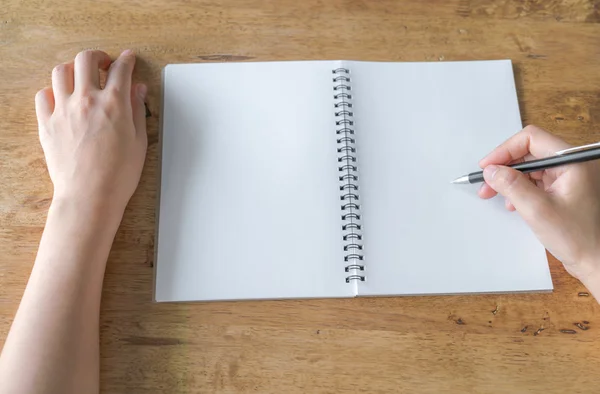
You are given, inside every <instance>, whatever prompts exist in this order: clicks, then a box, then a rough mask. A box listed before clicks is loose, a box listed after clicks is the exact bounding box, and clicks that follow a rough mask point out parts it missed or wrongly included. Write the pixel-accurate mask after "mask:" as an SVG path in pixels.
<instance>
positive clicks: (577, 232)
mask: <svg viewBox="0 0 600 394" xmlns="http://www.w3.org/2000/svg"><path fill="white" fill-rule="evenodd" d="M134 64H135V56H134V55H133V53H131V52H128V51H125V52H124V53H123V54H121V56H119V58H117V59H116V60H115V61H114V62H111V59H110V58H109V57H108V55H107V54H106V53H104V52H101V51H88V52H83V53H80V54H79V55H78V56H77V57H76V59H75V61H74V62H72V63H67V64H64V65H61V66H59V67H57V68H55V70H54V71H53V73H52V88H46V89H43V90H41V91H40V92H38V94H37V95H36V99H35V103H36V113H37V117H38V127H39V132H40V141H41V144H42V148H43V149H44V155H45V157H46V162H47V165H48V172H49V174H50V178H51V179H52V182H53V184H54V195H53V200H52V204H51V206H50V209H49V212H48V219H47V222H46V227H45V229H44V233H43V235H42V239H41V242H40V246H39V251H38V255H37V258H36V260H35V264H34V267H33V271H32V273H31V277H30V279H29V282H28V284H27V287H26V290H25V294H24V295H23V299H22V300H21V305H20V306H19V310H18V312H17V315H16V316H15V319H14V321H13V324H12V327H11V330H10V332H9V335H8V337H7V339H6V342H5V344H4V349H3V350H2V355H1V356H0V394H4V393H7V394H19V393H26V394H33V393H44V394H46V393H50V394H54V393H61V394H65V393H67V394H69V393H97V392H98V391H99V345H98V344H99V332H98V330H99V314H100V296H101V291H102V280H103V276H104V270H105V266H106V260H107V258H108V254H109V251H110V248H111V245H112V242H113V239H114V236H115V234H116V231H117V228H118V226H119V224H120V222H121V219H122V216H123V212H124V210H125V207H126V205H127V203H128V202H129V199H130V198H131V196H132V195H133V193H134V191H135V189H136V187H137V184H138V182H139V179H140V176H141V172H142V168H143V164H144V158H145V154H146V145H147V140H146V121H145V111H144V100H145V96H146V90H147V89H146V87H145V86H144V85H142V84H132V72H133V68H134ZM109 66H110V69H108V68H109ZM106 69H108V79H107V82H106V86H105V87H104V88H101V86H100V82H99V81H100V78H99V72H100V70H106ZM567 147H569V145H568V144H566V143H565V142H564V141H562V140H561V139H559V138H557V137H555V136H553V135H552V134H550V133H548V132H546V131H544V130H542V129H539V128H536V127H534V126H528V127H526V128H525V129H524V130H522V131H521V132H519V133H517V134H516V135H515V136H513V137H512V138H511V139H509V140H508V141H506V142H505V143H503V144H502V145H500V146H499V147H498V148H496V149H495V150H494V151H493V152H491V153H490V154H489V155H488V156H487V157H485V158H484V159H483V160H482V161H481V162H480V165H481V167H482V168H484V175H485V179H486V183H485V184H484V185H483V186H482V188H481V189H480V191H479V195H480V197H481V198H485V199H487V198H492V197H494V196H495V195H496V194H501V195H503V196H504V197H505V198H506V201H507V202H506V207H507V209H508V210H510V211H514V210H516V211H517V212H518V214H520V215H521V217H522V218H523V220H524V221H525V222H526V223H527V224H528V225H529V226H530V227H531V228H532V230H533V231H534V232H535V234H536V235H537V237H538V238H539V240H540V241H541V242H542V243H543V244H544V246H545V247H546V248H547V249H548V250H549V251H550V252H551V253H552V254H554V255H555V256H556V257H557V258H558V259H559V260H560V261H562V263H563V264H564V266H565V268H566V269H567V271H568V272H569V273H571V275H573V276H575V277H576V278H578V279H579V280H581V281H582V282H583V284H584V285H586V286H587V287H588V289H589V290H590V291H591V292H592V294H593V295H594V297H596V299H597V300H600V250H599V249H600V163H599V162H597V161H596V162H589V163H582V164H576V165H571V166H565V167H560V168H555V169H551V170H547V171H544V172H539V173H534V174H530V175H523V174H521V173H519V172H517V171H514V170H512V169H510V168H508V167H506V166H504V165H506V164H509V163H511V162H514V161H519V160H530V159H533V158H539V157H544V156H548V155H551V154H553V153H554V152H555V151H558V150H561V149H565V148H567ZM500 246H502V245H500Z"/></svg>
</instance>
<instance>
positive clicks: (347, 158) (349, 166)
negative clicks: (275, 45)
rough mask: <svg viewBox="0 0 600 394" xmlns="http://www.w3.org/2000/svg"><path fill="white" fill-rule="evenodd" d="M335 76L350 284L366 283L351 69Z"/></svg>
mask: <svg viewBox="0 0 600 394" xmlns="http://www.w3.org/2000/svg"><path fill="white" fill-rule="evenodd" d="M332 73H333V78H332V79H333V99H334V104H333V106H334V110H335V125H336V126H337V127H336V131H335V132H336V136H337V152H338V171H339V177H338V179H339V182H340V185H339V187H340V200H341V210H342V240H343V248H344V261H345V262H347V263H348V264H347V265H346V266H345V267H344V270H345V272H346V273H347V274H348V275H347V276H346V283H350V282H351V281H353V280H358V281H361V282H364V281H365V279H366V277H365V275H364V271H365V266H364V264H363V260H364V255H363V243H362V224H361V215H360V204H359V195H358V166H357V165H356V140H355V139H354V113H353V112H352V93H351V91H352V86H351V85H350V82H351V80H350V70H349V69H347V68H337V69H335V70H332Z"/></svg>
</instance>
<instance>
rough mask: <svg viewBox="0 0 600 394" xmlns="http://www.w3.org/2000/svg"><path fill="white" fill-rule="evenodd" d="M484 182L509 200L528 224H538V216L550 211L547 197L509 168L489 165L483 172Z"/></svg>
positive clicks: (517, 172)
mask: <svg viewBox="0 0 600 394" xmlns="http://www.w3.org/2000/svg"><path fill="white" fill-rule="evenodd" d="M483 176H484V178H485V182H486V183H487V184H488V185H490V186H491V187H492V189H494V190H495V191H497V192H498V193H499V194H501V195H503V196H504V197H505V198H507V199H508V200H510V202H511V203H512V205H513V206H514V208H515V209H516V210H517V211H518V212H519V214H520V215H521V216H522V217H523V218H524V219H525V220H526V221H527V222H528V223H534V222H535V223H536V224H538V223H539V221H540V220H539V218H540V216H544V214H545V213H546V212H548V211H549V210H550V205H551V201H550V199H549V197H548V195H547V194H546V193H545V192H544V191H543V190H540V189H539V188H538V187H537V186H536V185H534V184H533V183H532V182H531V180H530V179H529V178H528V177H527V176H526V175H525V174H523V173H521V172H519V171H516V170H514V169H512V168H509V167H504V166H496V165H490V166H487V167H486V168H485V169H484V171H483Z"/></svg>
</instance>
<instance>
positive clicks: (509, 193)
mask: <svg viewBox="0 0 600 394" xmlns="http://www.w3.org/2000/svg"><path fill="white" fill-rule="evenodd" d="M570 148H572V147H571V146H570V145H569V144H567V143H566V142H564V141H563V140H561V139H560V138H558V137H556V136H554V135H552V134H550V133H548V132H547V131H545V130H542V129H540V128H538V127H535V126H527V127H526V128H525V129H523V130H522V131H520V132H519V133H517V134H515V135H514V136H513V137H511V138H510V139H508V140H507V141H506V142H504V143H503V144H502V145H500V146H498V147H497V148H496V149H494V150H493V151H492V152H491V153H490V154H489V155H487V156H486V157H485V158H484V159H482V160H481V161H480V162H479V165H480V167H481V168H482V169H483V178H484V180H485V183H484V184H482V186H481V188H480V189H479V192H478V194H479V196H480V197H481V198H484V199H489V198H492V197H494V196H495V195H496V194H500V195H502V196H503V197H504V198H505V200H506V202H505V205H506V208H507V209H508V210H510V211H514V210H516V211H517V212H518V213H519V214H520V216H521V217H522V218H523V220H525V222H526V223H527V224H528V225H529V226H530V227H531V229H532V230H533V231H534V233H535V234H536V236H537V237H538V239H539V240H540V241H541V242H542V244H543V245H544V246H545V247H546V249H548V251H549V252H550V253H552V254H553V255H554V256H555V257H556V258H557V259H558V260H560V261H561V262H562V263H563V264H564V266H565V268H566V270H567V271H568V272H569V273H570V274H571V275H573V276H575V277H576V278H578V279H579V280H581V281H582V282H583V284H584V285H586V286H587V287H588V289H589V290H590V291H591V292H592V294H594V296H595V297H596V299H597V300H600V162H599V161H597V160H592V161H585V162H580V163H578V164H571V165H563V166H553V167H550V168H546V169H543V170H540V171H536V172H530V173H523V172H521V171H518V170H516V169H514V168H510V167H508V166H509V165H514V164H517V163H522V162H525V161H532V160H538V159H544V158H548V157H554V156H555V155H556V152H560V151H565V150H567V149H569V150H570ZM567 153H568V151H567V152H565V154H567ZM457 187H458V186H457ZM490 225H493V224H490ZM482 231H485V229H482ZM506 247H510V245H498V248H506ZM490 253H493V251H490Z"/></svg>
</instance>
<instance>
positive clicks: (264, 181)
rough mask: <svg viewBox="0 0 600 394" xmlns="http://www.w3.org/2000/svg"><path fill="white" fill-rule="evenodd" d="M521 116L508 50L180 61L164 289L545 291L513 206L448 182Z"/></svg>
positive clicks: (172, 69) (171, 102)
mask: <svg viewBox="0 0 600 394" xmlns="http://www.w3.org/2000/svg"><path fill="white" fill-rule="evenodd" d="M520 129H521V120H520V116H519V108H518V103H517V95H516V91H515V84H514V78H513V71H512V65H511V62H510V61H509V60H498V61H472V62H437V63H383V62H356V61H302V62H264V63H227V64H179V65H168V66H167V67H166V68H165V69H164V72H163V112H162V131H161V141H160V142H161V150H162V153H161V156H162V165H161V182H160V203H159V217H158V234H157V242H156V248H157V256H156V266H155V300H156V301H195V300H242V299H281V298H320V297H355V296H387V295H418V294H451V293H488V292H520V291H547V290H551V289H552V281H551V278H550V273H549V269H548V263H547V260H546V254H545V250H544V248H543V247H542V245H541V244H540V243H539V242H538V241H537V240H536V239H535V237H534V235H533V234H532V233H531V231H530V230H529V229H528V228H527V227H526V226H525V224H524V223H523V222H522V221H521V220H520V218H519V216H518V215H517V214H516V213H509V212H507V211H505V210H504V208H503V202H502V201H501V200H500V199H495V200H492V201H482V200H480V199H479V198H478V197H477V195H476V191H475V189H474V187H471V186H457V185H451V184H450V181H451V180H452V179H454V178H455V177H456V176H459V175H461V174H464V173H467V172H470V171H472V170H475V169H476V166H477V162H478V160H479V159H480V158H481V157H482V156H483V155H484V154H486V153H487V152H488V151H490V150H491V149H492V148H494V147H495V146H496V145H498V144H499V143H501V142H502V141H504V140H505V139H506V138H507V137H509V136H510V135H512V134H513V133H515V132H517V131H518V130H520Z"/></svg>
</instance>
